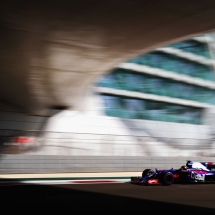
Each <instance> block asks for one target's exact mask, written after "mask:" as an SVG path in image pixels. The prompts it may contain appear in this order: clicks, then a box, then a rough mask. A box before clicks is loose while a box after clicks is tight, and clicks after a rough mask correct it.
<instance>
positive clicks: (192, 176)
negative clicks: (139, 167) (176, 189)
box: [130, 161, 215, 185]
mask: <svg viewBox="0 0 215 215" xmlns="http://www.w3.org/2000/svg"><path fill="white" fill-rule="evenodd" d="M185 166H186V167H187V168H186V169H182V168H179V169H174V168H171V169H164V170H158V169H157V168H155V171H154V170H152V169H145V170H144V171H143V172H142V176H136V177H131V181H130V182H131V183H134V184H139V185H141V184H145V185H156V184H162V185H171V184H173V183H181V184H182V183H213V182H214V183H215V163H213V162H193V161H187V162H186V165H185Z"/></svg>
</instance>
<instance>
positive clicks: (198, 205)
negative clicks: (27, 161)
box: [0, 183, 215, 215]
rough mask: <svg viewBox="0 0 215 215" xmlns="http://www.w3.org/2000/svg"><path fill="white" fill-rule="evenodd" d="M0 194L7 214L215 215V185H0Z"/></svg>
mask: <svg viewBox="0 0 215 215" xmlns="http://www.w3.org/2000/svg"><path fill="white" fill-rule="evenodd" d="M0 195H1V201H0V207H1V210H2V212H3V211H5V212H6V213H8V212H15V213H23V212H28V213H34V214H35V213H38V212H39V213H40V214H45V213H47V212H48V214H51V213H55V214H56V212H58V213H59V212H60V213H61V214H68V213H69V214H71V215H72V214H79V213H81V212H88V213H89V212H102V213H106V212H108V213H109V212H111V213H120V214H121V213H125V212H128V213H135V212H138V213H143V214H144V213H151V214H154V213H155V212H156V213H157V212H159V213H161V212H162V213H171V214H172V213H177V214H180V213H186V214H188V213H192V214H215V184H194V185H190V184H189V185H188V184H183V185H181V184H177V185H176V184H174V185H171V186H162V185H154V186H139V185H134V184H130V183H114V184H113V183H111V184H72V185H71V184H70V185H32V184H31V185H28V184H27V185H13V186H0ZM106 214H107V213H106Z"/></svg>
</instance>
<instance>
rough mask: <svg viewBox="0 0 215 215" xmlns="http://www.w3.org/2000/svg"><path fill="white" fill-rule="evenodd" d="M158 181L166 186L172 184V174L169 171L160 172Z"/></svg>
mask: <svg viewBox="0 0 215 215" xmlns="http://www.w3.org/2000/svg"><path fill="white" fill-rule="evenodd" d="M159 182H160V183H161V184H163V185H166V186H169V185H172V184H173V183H174V176H173V174H172V173H171V172H162V173H161V174H160V176H159Z"/></svg>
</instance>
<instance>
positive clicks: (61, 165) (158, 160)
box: [0, 155, 215, 174]
mask: <svg viewBox="0 0 215 215" xmlns="http://www.w3.org/2000/svg"><path fill="white" fill-rule="evenodd" d="M186 160H192V161H206V162H209V161H211V162H215V158H214V157H213V158H212V157H210V158H209V157H200V158H196V157H151V156H149V157H146V156H57V155H53V156H52V155H45V156H42V155H1V156H0V174H10V173H65V172H72V173H74V172H121V171H124V172H127V171H129V172H130V171H134V172H136V171H140V172H141V171H143V170H144V169H146V168H152V169H154V168H158V169H166V168H167V169H168V168H172V167H173V168H180V167H181V166H182V165H183V164H185V163H186Z"/></svg>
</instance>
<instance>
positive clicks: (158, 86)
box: [97, 69, 215, 105]
mask: <svg viewBox="0 0 215 215" xmlns="http://www.w3.org/2000/svg"><path fill="white" fill-rule="evenodd" d="M97 86H99V87H108V88H114V89H120V90H128V91H134V92H142V93H148V94H155V95H160V96H168V97H172V98H181V99H186V100H192V101H197V102H203V103H208V104H213V105H215V91H214V90H212V89H209V88H206V87H201V86H197V85H191V84H187V83H184V82H179V81H175V80H172V79H167V78H161V77H158V76H152V75H147V74H141V73H135V72H132V71H127V70H124V69H115V70H114V71H113V72H112V73H110V74H108V75H106V76H104V77H102V78H101V79H100V80H99V82H97Z"/></svg>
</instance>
